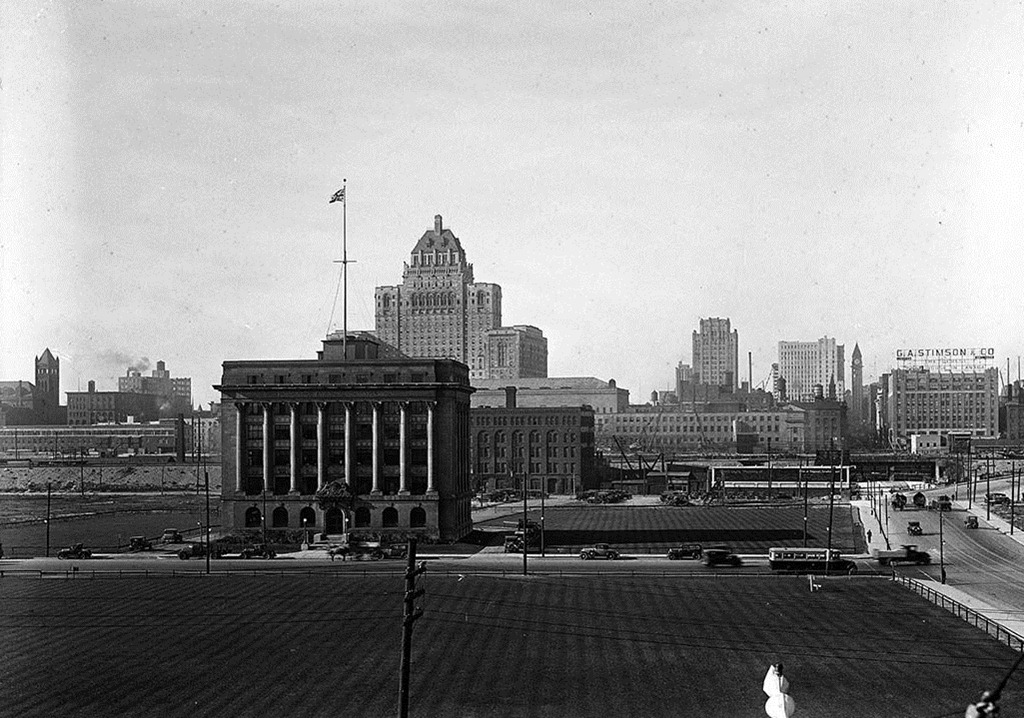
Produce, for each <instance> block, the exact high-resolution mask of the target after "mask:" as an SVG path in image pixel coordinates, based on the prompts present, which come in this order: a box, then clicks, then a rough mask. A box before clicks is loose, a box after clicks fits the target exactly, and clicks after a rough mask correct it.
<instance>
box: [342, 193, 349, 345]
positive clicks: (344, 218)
mask: <svg viewBox="0 0 1024 718" xmlns="http://www.w3.org/2000/svg"><path fill="white" fill-rule="evenodd" d="M346 182H348V180H347V179H345V178H342V180H341V191H342V200H341V284H342V290H341V291H342V299H341V331H342V335H341V355H342V356H343V357H345V359H346V360H347V359H348V192H346V190H345V187H346V185H345V183H346Z"/></svg>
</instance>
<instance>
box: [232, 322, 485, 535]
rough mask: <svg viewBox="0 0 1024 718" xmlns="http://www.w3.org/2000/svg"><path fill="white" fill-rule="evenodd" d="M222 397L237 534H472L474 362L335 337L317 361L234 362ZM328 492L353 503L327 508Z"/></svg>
mask: <svg viewBox="0 0 1024 718" xmlns="http://www.w3.org/2000/svg"><path fill="white" fill-rule="evenodd" d="M215 388H216V389H217V390H218V391H220V392H221V395H222V403H221V410H222V417H221V427H222V442H223V443H222V447H223V449H222V451H223V454H222V457H223V458H222V462H223V463H222V490H221V491H222V509H221V511H222V520H223V522H224V523H225V525H226V526H230V527H233V528H261V527H262V526H263V521H264V520H265V521H266V526H267V528H268V529H306V530H309V531H315V532H323V533H327V534H329V535H331V534H341V533H342V532H344V531H346V530H350V529H355V530H361V531H366V532H373V533H380V534H389V533H391V534H395V535H408V534H418V535H420V536H421V537H422V538H424V539H427V540H433V541H454V540H457V539H459V538H461V537H462V536H464V535H465V534H467V533H469V531H470V530H471V529H472V518H471V515H470V501H471V498H472V494H473V492H472V487H471V484H470V471H469V455H470V450H469V403H470V394H471V393H472V391H473V390H472V388H471V387H470V384H469V367H467V366H466V365H465V364H463V363H461V362H458V361H455V360H452V359H413V358H410V357H407V356H405V355H403V354H402V353H400V352H399V351H398V350H397V349H395V348H394V347H392V346H390V345H388V344H385V343H383V342H381V341H380V340H378V339H377V338H376V337H374V336H373V335H372V334H368V333H365V332H358V333H351V332H350V333H349V334H348V337H347V338H345V337H343V336H342V335H341V334H340V333H335V334H332V335H330V336H328V337H327V339H325V340H324V342H323V349H322V350H321V351H319V352H317V358H316V359H313V360H287V361H279V360H254V361H226V362H224V365H223V375H222V379H221V383H220V384H219V385H217V386H216V387H215ZM325 488H326V489H327V490H328V491H330V490H332V489H333V490H344V491H345V492H346V494H350V495H351V497H352V500H351V501H350V502H347V506H345V507H344V508H338V507H337V506H335V507H329V508H328V509H327V511H324V510H323V509H321V507H320V505H319V503H318V501H317V496H316V494H317V492H318V491H321V490H323V489H325ZM264 513H266V516H265V517H264Z"/></svg>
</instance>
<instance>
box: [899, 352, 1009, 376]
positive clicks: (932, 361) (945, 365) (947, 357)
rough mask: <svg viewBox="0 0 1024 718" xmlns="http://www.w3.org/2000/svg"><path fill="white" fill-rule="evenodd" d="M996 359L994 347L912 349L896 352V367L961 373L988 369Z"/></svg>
mask: <svg viewBox="0 0 1024 718" xmlns="http://www.w3.org/2000/svg"><path fill="white" fill-rule="evenodd" d="M995 358H996V350H995V348H994V347H941V348H929V347H912V348H907V349H897V350H896V366H897V367H898V368H900V369H908V368H910V367H924V368H927V369H950V370H961V371H970V370H976V369H988V368H989V367H990V366H991V365H992V363H993V362H994V361H995Z"/></svg>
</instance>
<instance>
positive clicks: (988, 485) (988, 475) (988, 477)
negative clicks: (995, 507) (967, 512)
mask: <svg viewBox="0 0 1024 718" xmlns="http://www.w3.org/2000/svg"><path fill="white" fill-rule="evenodd" d="M994 467H995V462H994V461H993V460H992V455H991V454H989V455H988V456H986V457H985V520H986V521H989V520H991V519H992V500H991V497H992V469H993V468H994Z"/></svg>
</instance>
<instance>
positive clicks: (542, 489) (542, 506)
mask: <svg viewBox="0 0 1024 718" xmlns="http://www.w3.org/2000/svg"><path fill="white" fill-rule="evenodd" d="M546 480H547V479H543V478H542V479H541V555H542V556H543V555H544V495H545V494H546V493H547V492H545V491H544V482H545V481H546ZM1010 491H1011V492H1012V491H1013V489H1011V490H1010Z"/></svg>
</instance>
